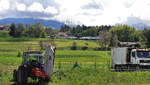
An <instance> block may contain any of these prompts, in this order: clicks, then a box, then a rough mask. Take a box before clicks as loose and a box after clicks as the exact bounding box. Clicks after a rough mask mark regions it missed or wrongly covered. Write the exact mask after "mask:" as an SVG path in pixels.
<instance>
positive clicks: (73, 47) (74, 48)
mask: <svg viewBox="0 0 150 85" xmlns="http://www.w3.org/2000/svg"><path fill="white" fill-rule="evenodd" d="M71 50H77V42H73V43H72V46H71Z"/></svg>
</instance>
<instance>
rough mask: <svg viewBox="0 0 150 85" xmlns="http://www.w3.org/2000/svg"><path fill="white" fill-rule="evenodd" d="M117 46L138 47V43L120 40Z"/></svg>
mask: <svg viewBox="0 0 150 85" xmlns="http://www.w3.org/2000/svg"><path fill="white" fill-rule="evenodd" d="M118 46H119V47H138V46H139V44H138V43H137V42H120V41H119V43H118Z"/></svg>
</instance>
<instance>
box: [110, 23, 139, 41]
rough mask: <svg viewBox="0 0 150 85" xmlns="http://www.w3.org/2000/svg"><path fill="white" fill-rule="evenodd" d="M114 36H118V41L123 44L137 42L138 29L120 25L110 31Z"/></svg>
mask: <svg viewBox="0 0 150 85" xmlns="http://www.w3.org/2000/svg"><path fill="white" fill-rule="evenodd" d="M110 32H111V33H112V34H115V35H117V36H118V40H119V41H121V42H136V41H138V40H137V37H136V29H135V28H133V27H131V26H128V25H118V26H114V27H112V28H111V29H110Z"/></svg>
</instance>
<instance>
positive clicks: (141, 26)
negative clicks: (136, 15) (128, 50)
mask: <svg viewBox="0 0 150 85" xmlns="http://www.w3.org/2000/svg"><path fill="white" fill-rule="evenodd" d="M130 26H133V27H134V28H136V29H139V30H142V29H144V28H150V26H148V25H146V24H143V23H138V24H132V25H130Z"/></svg>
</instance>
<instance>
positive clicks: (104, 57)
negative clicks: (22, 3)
mask: <svg viewBox="0 0 150 85" xmlns="http://www.w3.org/2000/svg"><path fill="white" fill-rule="evenodd" d="M2 33H3V34H2ZM39 40H46V39H42V38H41V39H39V38H38V39H34V38H24V40H23V38H11V37H10V36H9V35H8V34H7V32H6V33H4V32H0V85H14V84H13V82H12V81H11V80H12V72H13V70H14V69H17V67H18V66H19V65H20V64H21V61H22V58H21V57H17V55H18V52H21V54H22V53H23V51H24V50H26V49H28V47H30V48H32V49H40V46H39ZM55 42H56V57H55V65H54V74H53V76H52V78H51V82H49V83H47V84H46V85H148V84H150V72H149V71H134V72H115V71H113V70H110V68H109V65H108V61H110V52H109V51H96V50H93V49H87V50H81V49H77V50H70V49H69V48H70V46H72V43H73V42H77V46H78V47H83V46H84V43H85V42H86V43H88V47H89V48H96V47H99V44H98V42H97V41H87V40H70V39H56V40H55ZM57 48H64V49H57ZM75 62H78V64H79V66H80V68H76V69H72V67H73V65H74V63H75ZM28 85H39V84H38V83H37V81H32V80H31V79H29V82H28ZM41 85H44V84H41Z"/></svg>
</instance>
